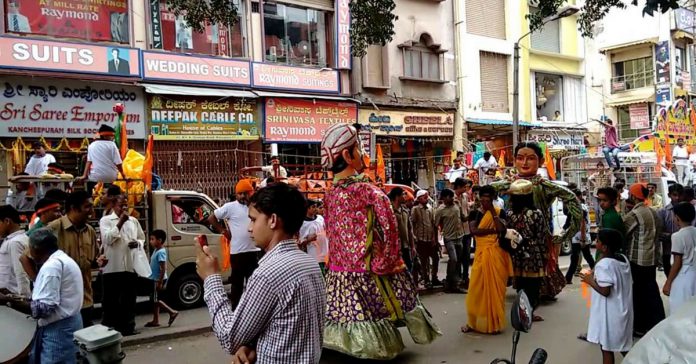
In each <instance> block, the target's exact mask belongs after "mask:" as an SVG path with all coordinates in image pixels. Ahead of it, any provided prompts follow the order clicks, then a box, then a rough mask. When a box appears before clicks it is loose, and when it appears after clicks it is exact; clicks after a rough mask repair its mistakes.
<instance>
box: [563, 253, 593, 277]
mask: <svg viewBox="0 0 696 364" xmlns="http://www.w3.org/2000/svg"><path fill="white" fill-rule="evenodd" d="M571 248H572V250H571V253H570V254H571V255H570V267H568V272H566V275H565V279H566V281H567V282H571V281H572V280H573V275H574V274H575V271H576V270H577V269H578V263H579V262H580V253H582V256H583V257H585V260H586V261H587V264H589V265H590V268H592V269H594V265H595V260H594V257H593V256H592V252H591V251H590V245H589V244H588V245H585V247H582V244H571Z"/></svg>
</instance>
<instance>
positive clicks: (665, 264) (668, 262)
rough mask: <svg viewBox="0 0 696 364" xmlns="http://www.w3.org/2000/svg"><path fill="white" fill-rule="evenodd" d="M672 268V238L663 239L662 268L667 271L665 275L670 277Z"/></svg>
mask: <svg viewBox="0 0 696 364" xmlns="http://www.w3.org/2000/svg"><path fill="white" fill-rule="evenodd" d="M671 269H672V239H671V238H670V239H664V240H662V270H664V272H665V277H669V271H670V270H671Z"/></svg>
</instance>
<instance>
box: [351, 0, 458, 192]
mask: <svg viewBox="0 0 696 364" xmlns="http://www.w3.org/2000/svg"><path fill="white" fill-rule="evenodd" d="M455 2H456V1H455ZM394 13H395V15H397V16H398V20H396V21H395V23H394V31H395V35H394V39H393V40H392V41H391V42H390V43H389V44H387V45H385V46H378V45H373V46H370V47H369V48H368V50H367V54H366V55H365V56H364V57H362V58H360V59H358V58H356V59H354V60H353V72H352V84H353V86H354V97H355V98H356V99H357V100H359V101H360V102H361V106H360V112H359V118H358V119H359V122H360V124H361V125H363V126H364V128H363V129H364V130H370V131H371V132H372V134H373V135H374V141H375V144H374V145H375V148H373V150H374V149H376V147H377V146H379V149H380V150H381V151H382V153H383V156H384V158H385V160H386V169H387V179H388V180H391V181H392V182H394V183H404V184H410V183H416V184H418V185H419V186H421V187H423V188H427V187H430V186H433V187H434V186H435V182H436V181H437V180H439V179H441V178H442V173H443V172H444V171H445V166H446V165H449V160H450V156H451V155H452V144H453V142H454V136H455V130H454V129H455V110H456V107H457V105H456V90H455V76H456V75H455V69H454V66H455V62H454V58H455V57H454V37H453V33H452V31H451V29H452V28H453V0H445V1H421V0H400V1H397V2H396V9H395V11H394Z"/></svg>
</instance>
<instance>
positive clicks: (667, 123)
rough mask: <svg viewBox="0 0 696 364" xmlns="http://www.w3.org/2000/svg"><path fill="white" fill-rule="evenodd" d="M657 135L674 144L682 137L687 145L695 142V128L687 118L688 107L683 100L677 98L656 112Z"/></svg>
mask: <svg viewBox="0 0 696 364" xmlns="http://www.w3.org/2000/svg"><path fill="white" fill-rule="evenodd" d="M657 115H658V116H657V119H658V121H657V130H656V132H657V136H658V137H659V138H660V139H662V140H667V141H668V142H669V143H670V144H676V143H677V139H679V138H684V140H685V141H686V144H687V145H694V144H696V129H694V124H693V123H692V122H691V120H690V118H689V108H688V105H687V103H686V101H684V100H678V101H677V102H675V103H674V104H673V105H671V106H669V107H664V108H661V109H660V110H659V111H658V114H657Z"/></svg>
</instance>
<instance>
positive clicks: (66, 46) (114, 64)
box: [0, 36, 140, 78]
mask: <svg viewBox="0 0 696 364" xmlns="http://www.w3.org/2000/svg"><path fill="white" fill-rule="evenodd" d="M0 68H8V69H23V70H35V71H46V72H67V73H79V74H85V75H89V74H93V75H106V76H114V77H137V78H139V77H140V56H139V50H138V49H134V48H126V47H119V46H108V47H107V46H101V45H93V44H79V43H63V42H54V41H49V40H39V39H30V38H18V37H7V36H1V37H0Z"/></svg>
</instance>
